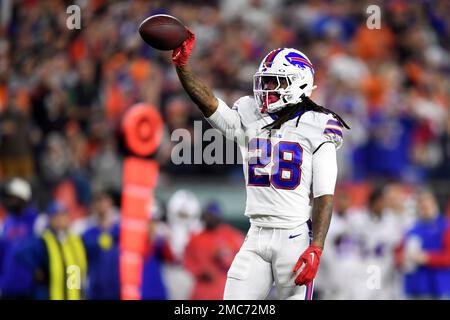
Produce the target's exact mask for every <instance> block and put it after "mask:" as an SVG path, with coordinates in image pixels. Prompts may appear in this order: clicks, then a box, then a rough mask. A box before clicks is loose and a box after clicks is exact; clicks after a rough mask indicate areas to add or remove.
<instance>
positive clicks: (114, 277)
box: [83, 192, 120, 300]
mask: <svg viewBox="0 0 450 320" xmlns="http://www.w3.org/2000/svg"><path fill="white" fill-rule="evenodd" d="M92 209H93V211H92V214H91V217H90V218H89V219H88V222H87V229H86V231H85V232H84V233H83V242H84V245H85V248H86V255H87V260H88V265H89V268H88V273H87V280H88V286H87V290H86V291H87V293H86V298H87V299H93V300H118V299H120V284H119V232H120V229H119V213H118V210H117V208H115V207H114V203H113V199H112V197H111V195H110V194H108V193H107V192H100V193H98V194H97V195H96V197H95V200H94V205H93V208H92Z"/></svg>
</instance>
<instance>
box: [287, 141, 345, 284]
mask: <svg viewBox="0 0 450 320" xmlns="http://www.w3.org/2000/svg"><path fill="white" fill-rule="evenodd" d="M336 178H337V161H336V146H335V143H333V142H332V141H329V142H326V143H324V144H323V145H321V146H320V148H319V149H318V150H316V152H314V154H313V194H314V203H313V212H312V231H313V239H312V242H311V245H310V246H309V247H308V249H306V250H305V252H304V253H303V254H302V255H301V256H300V258H299V259H298V262H297V264H296V266H295V268H294V272H297V271H298V270H299V269H300V267H301V266H302V265H303V264H305V267H304V269H303V270H302V272H300V274H299V275H298V276H297V278H296V279H295V283H296V284H297V285H304V284H308V283H309V282H311V281H312V280H313V279H314V277H315V276H316V274H317V270H318V268H319V262H320V256H321V255H322V250H323V247H324V245H325V238H326V236H327V232H328V228H329V226H330V222H331V215H332V211H333V194H334V188H335V185H336Z"/></svg>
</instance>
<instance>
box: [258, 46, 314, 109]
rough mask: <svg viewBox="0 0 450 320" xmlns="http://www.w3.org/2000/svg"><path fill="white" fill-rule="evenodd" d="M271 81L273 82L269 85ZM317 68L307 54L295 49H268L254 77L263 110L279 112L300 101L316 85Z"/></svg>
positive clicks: (259, 104)
mask: <svg viewBox="0 0 450 320" xmlns="http://www.w3.org/2000/svg"><path fill="white" fill-rule="evenodd" d="M270 82H272V83H271V84H269V83H270ZM313 83H314V68H313V65H312V63H311V61H310V60H309V59H308V57H307V56H306V55H305V54H303V53H302V52H300V51H298V50H295V49H292V48H279V49H276V50H273V51H271V52H269V54H268V55H267V56H266V57H265V58H264V59H263V61H262V62H261V64H260V65H259V68H258V71H257V72H256V73H255V75H254V76H253V93H254V95H255V99H256V102H257V104H258V106H259V107H260V109H261V112H262V113H264V112H269V113H272V112H276V111H278V110H280V109H282V108H284V107H286V106H288V105H293V104H297V103H300V102H301V101H302V99H301V97H302V95H303V94H305V96H310V95H311V93H312V91H313V90H314V89H315V88H316V86H314V85H313Z"/></svg>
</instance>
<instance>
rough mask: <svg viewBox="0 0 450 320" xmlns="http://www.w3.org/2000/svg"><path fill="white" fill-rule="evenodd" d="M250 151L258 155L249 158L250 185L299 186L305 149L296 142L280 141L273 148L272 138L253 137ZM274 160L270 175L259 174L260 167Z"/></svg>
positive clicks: (283, 187)
mask: <svg viewBox="0 0 450 320" xmlns="http://www.w3.org/2000/svg"><path fill="white" fill-rule="evenodd" d="M248 149H249V152H256V156H254V157H251V158H249V165H248V185H249V186H256V187H268V186H270V185H271V184H272V186H273V187H274V188H277V189H287V190H292V189H295V188H297V187H298V185H299V184H300V179H301V174H302V172H301V165H302V160H303V149H302V147H301V146H300V145H299V144H298V143H296V142H288V141H280V142H278V143H277V144H276V145H275V146H274V148H273V159H272V145H271V142H270V140H268V139H263V138H253V139H252V140H250V142H249V145H248ZM271 160H272V162H273V167H272V172H271V174H270V175H265V174H257V172H256V171H257V169H258V168H264V167H265V166H267V165H268V164H269V163H270V161H271Z"/></svg>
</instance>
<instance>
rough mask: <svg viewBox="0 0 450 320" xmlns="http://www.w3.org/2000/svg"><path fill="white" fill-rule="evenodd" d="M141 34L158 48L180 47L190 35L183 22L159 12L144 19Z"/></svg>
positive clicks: (170, 48) (152, 45)
mask: <svg viewBox="0 0 450 320" xmlns="http://www.w3.org/2000/svg"><path fill="white" fill-rule="evenodd" d="M139 34H140V35H141V37H142V39H143V40H144V41H145V42H146V43H147V44H148V45H149V46H151V47H153V48H155V49H158V50H173V49H175V48H178V47H179V46H180V45H181V44H182V43H183V41H184V40H186V39H187V37H188V32H187V30H186V27H185V26H184V25H183V23H181V21H180V20H178V19H177V18H175V17H172V16H169V15H167V14H157V15H154V16H151V17H148V18H147V19H145V20H144V21H142V23H141V25H140V26H139Z"/></svg>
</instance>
